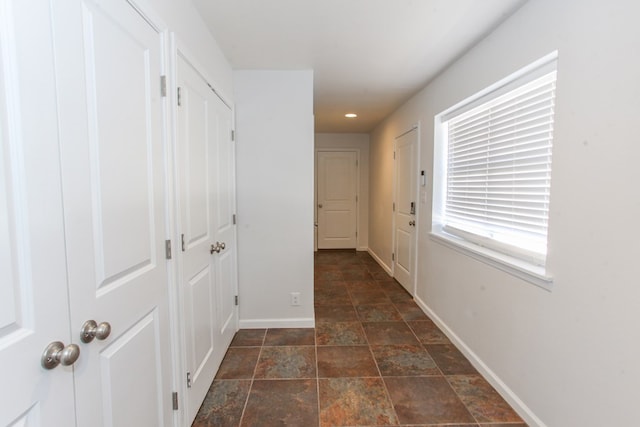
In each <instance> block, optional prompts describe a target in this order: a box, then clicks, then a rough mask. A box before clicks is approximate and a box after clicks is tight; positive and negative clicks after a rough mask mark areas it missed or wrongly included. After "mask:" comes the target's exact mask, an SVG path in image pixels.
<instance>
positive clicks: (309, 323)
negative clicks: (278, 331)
mask: <svg viewBox="0 0 640 427" xmlns="http://www.w3.org/2000/svg"><path fill="white" fill-rule="evenodd" d="M315 325H316V321H315V318H313V317H305V318H294V319H241V320H240V329H267V328H274V329H275V328H314V327H315Z"/></svg>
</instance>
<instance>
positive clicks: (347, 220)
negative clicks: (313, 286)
mask: <svg viewBox="0 0 640 427" xmlns="http://www.w3.org/2000/svg"><path fill="white" fill-rule="evenodd" d="M356 162H357V153H356V152H355V151H333V152H329V151H319V152H318V168H317V171H318V172H317V184H318V187H317V189H318V195H317V198H318V210H317V211H318V249H343V248H355V247H356V246H357V238H356V237H357V236H356V213H357V207H356V206H357V205H356V196H357V178H356V174H357V166H356Z"/></svg>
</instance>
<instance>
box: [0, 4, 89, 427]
mask: <svg viewBox="0 0 640 427" xmlns="http://www.w3.org/2000/svg"><path fill="white" fill-rule="evenodd" d="M50 41H51V16H50V10H49V4H48V3H47V2H25V1H22V0H13V1H12V0H0V379H1V380H0V383H1V385H0V408H1V409H0V426H3V427H4V426H43V427H44V426H51V425H60V426H63V425H64V426H73V425H75V419H74V405H73V371H72V369H73V368H72V367H71V366H62V365H59V366H57V367H56V368H54V369H51V370H46V369H43V368H42V367H41V364H40V356H41V354H42V353H43V350H44V349H45V347H46V346H47V345H48V344H49V343H50V342H52V341H61V342H64V344H66V345H69V344H70V341H74V342H75V341H77V340H75V339H73V340H72V339H71V334H70V332H69V314H68V313H69V312H68V307H69V305H68V295H67V284H66V272H65V257H64V234H63V233H64V227H63V220H62V196H61V195H62V191H61V188H60V169H59V152H58V140H57V134H58V127H57V123H56V114H55V108H56V105H55V102H56V99H55V82H54V79H53V52H52V50H51V47H52V45H51V42H50ZM80 356H81V357H83V356H84V354H82V353H81V355H80Z"/></svg>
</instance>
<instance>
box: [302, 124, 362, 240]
mask: <svg viewBox="0 0 640 427" xmlns="http://www.w3.org/2000/svg"><path fill="white" fill-rule="evenodd" d="M315 147H316V152H317V151H318V150H326V149H330V150H331V149H334V150H349V149H351V150H354V151H355V150H357V151H358V152H359V154H360V157H359V162H360V163H359V164H358V172H359V175H358V186H359V187H358V225H357V231H358V242H357V245H358V246H357V248H356V249H357V250H359V251H366V250H367V248H368V246H369V134H366V133H316V135H315ZM316 173H317V171H316ZM316 179H317V176H316ZM316 190H317V188H316ZM314 194H315V193H314ZM314 202H315V198H314ZM314 206H317V203H314ZM314 220H315V222H317V209H314Z"/></svg>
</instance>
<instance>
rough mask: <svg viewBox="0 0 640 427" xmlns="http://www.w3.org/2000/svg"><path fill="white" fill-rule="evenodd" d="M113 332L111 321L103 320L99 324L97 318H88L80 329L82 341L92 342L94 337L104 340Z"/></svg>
mask: <svg viewBox="0 0 640 427" xmlns="http://www.w3.org/2000/svg"><path fill="white" fill-rule="evenodd" d="M109 334H111V325H110V324H109V322H102V323H100V324H99V325H98V323H96V321H95V320H87V321H86V322H84V325H82V329H80V341H82V342H83V343H90V342H91V341H93V339H94V338H98V339H99V340H103V339H105V338H107V337H108V336H109Z"/></svg>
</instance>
